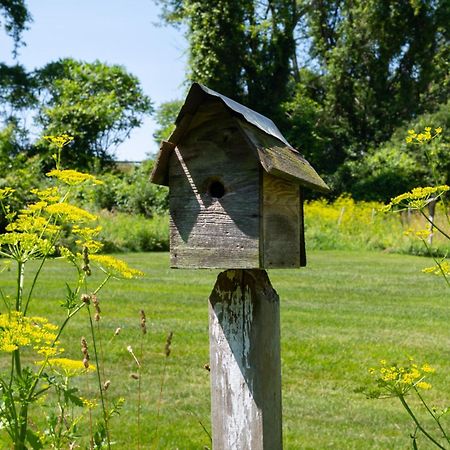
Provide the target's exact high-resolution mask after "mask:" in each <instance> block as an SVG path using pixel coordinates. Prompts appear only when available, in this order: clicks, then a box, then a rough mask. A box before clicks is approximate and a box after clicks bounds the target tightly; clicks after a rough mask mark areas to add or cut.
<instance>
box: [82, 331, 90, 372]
mask: <svg viewBox="0 0 450 450" xmlns="http://www.w3.org/2000/svg"><path fill="white" fill-rule="evenodd" d="M81 353H83V365H84V367H86V369H87V368H88V367H89V352H88V346H87V342H86V339H85V338H84V337H82V338H81Z"/></svg>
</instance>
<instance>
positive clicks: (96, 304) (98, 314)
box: [91, 294, 101, 322]
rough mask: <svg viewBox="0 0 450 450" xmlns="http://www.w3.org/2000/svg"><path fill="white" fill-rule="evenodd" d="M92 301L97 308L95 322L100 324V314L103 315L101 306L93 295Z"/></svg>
mask: <svg viewBox="0 0 450 450" xmlns="http://www.w3.org/2000/svg"><path fill="white" fill-rule="evenodd" d="M91 300H92V304H93V305H94V308H95V315H94V320H95V321H96V322H98V321H99V320H100V313H101V310H100V305H99V303H98V297H97V296H96V295H95V294H91Z"/></svg>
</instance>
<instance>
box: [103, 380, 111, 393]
mask: <svg viewBox="0 0 450 450" xmlns="http://www.w3.org/2000/svg"><path fill="white" fill-rule="evenodd" d="M110 384H111V380H106V381H105V382H104V383H103V390H104V391H107V390H108V388H109V385H110Z"/></svg>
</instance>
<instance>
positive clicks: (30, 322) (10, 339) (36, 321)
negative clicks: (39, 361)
mask: <svg viewBox="0 0 450 450" xmlns="http://www.w3.org/2000/svg"><path fill="white" fill-rule="evenodd" d="M0 329H1V330H2V332H1V334H0V350H1V351H3V352H7V353H11V352H13V351H14V350H17V349H19V348H22V347H32V348H33V349H34V350H35V351H36V352H37V353H38V354H39V355H43V356H44V357H45V358H47V357H50V356H54V355H56V354H58V353H60V352H61V351H63V350H62V349H61V348H59V342H58V341H56V336H57V335H56V333H55V332H56V330H57V329H58V327H57V326H56V325H53V324H51V323H49V322H48V320H47V319H45V318H43V317H25V316H23V315H22V314H21V313H20V312H18V311H12V312H10V313H9V314H1V315H0Z"/></svg>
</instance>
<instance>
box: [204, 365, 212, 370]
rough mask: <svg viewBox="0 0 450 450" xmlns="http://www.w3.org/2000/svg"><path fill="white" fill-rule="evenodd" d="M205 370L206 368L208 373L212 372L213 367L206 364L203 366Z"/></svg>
mask: <svg viewBox="0 0 450 450" xmlns="http://www.w3.org/2000/svg"><path fill="white" fill-rule="evenodd" d="M203 368H204V369H205V370H207V371H208V372H211V367H209V364H205V365H204V366H203Z"/></svg>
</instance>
